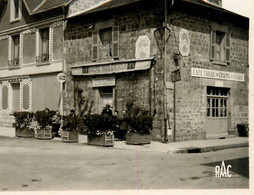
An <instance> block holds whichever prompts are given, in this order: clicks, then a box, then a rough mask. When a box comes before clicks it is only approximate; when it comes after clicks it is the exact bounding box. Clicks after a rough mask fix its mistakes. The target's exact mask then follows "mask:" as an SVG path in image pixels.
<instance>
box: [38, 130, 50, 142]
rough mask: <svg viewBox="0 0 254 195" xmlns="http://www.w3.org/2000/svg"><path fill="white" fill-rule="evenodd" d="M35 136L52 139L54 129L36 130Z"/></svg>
mask: <svg viewBox="0 0 254 195" xmlns="http://www.w3.org/2000/svg"><path fill="white" fill-rule="evenodd" d="M35 137H36V138H37V139H44V140H46V139H52V138H53V137H52V131H51V130H46V129H40V130H37V131H36V134H35Z"/></svg>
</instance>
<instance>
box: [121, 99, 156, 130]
mask: <svg viewBox="0 0 254 195" xmlns="http://www.w3.org/2000/svg"><path fill="white" fill-rule="evenodd" d="M155 114H156V113H155V112H154V115H155ZM154 115H153V116H154ZM153 116H151V115H150V114H149V111H148V110H145V109H144V108H142V107H140V106H135V105H134V103H133V102H127V104H126V116H125V121H126V123H127V124H128V127H129V132H130V133H138V134H150V133H151V130H152V128H153Z"/></svg>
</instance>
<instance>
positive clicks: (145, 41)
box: [135, 35, 150, 59]
mask: <svg viewBox="0 0 254 195" xmlns="http://www.w3.org/2000/svg"><path fill="white" fill-rule="evenodd" d="M135 57H136V58H137V59H144V58H149V57H150V40H149V38H148V36H147V35H145V36H140V37H139V38H138V40H137V42H136V50H135Z"/></svg>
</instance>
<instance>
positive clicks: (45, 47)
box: [39, 28, 49, 62]
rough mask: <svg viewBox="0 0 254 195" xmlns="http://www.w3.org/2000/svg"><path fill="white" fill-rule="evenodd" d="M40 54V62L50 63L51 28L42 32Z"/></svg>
mask: <svg viewBox="0 0 254 195" xmlns="http://www.w3.org/2000/svg"><path fill="white" fill-rule="evenodd" d="M39 52H40V56H39V60H40V62H47V61H49V28H45V29H41V30H40V43H39Z"/></svg>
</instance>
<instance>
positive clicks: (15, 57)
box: [9, 35, 20, 68]
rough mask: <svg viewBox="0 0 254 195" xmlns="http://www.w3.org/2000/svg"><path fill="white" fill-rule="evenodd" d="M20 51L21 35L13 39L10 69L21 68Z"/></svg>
mask: <svg viewBox="0 0 254 195" xmlns="http://www.w3.org/2000/svg"><path fill="white" fill-rule="evenodd" d="M19 50H20V37H19V35H16V36H12V37H11V59H10V61H9V67H10V68H15V67H19Z"/></svg>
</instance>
